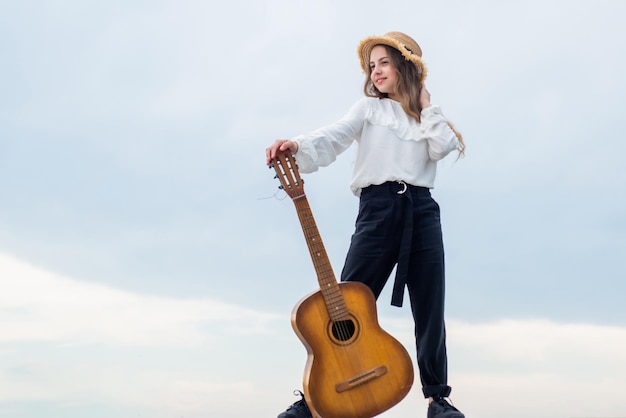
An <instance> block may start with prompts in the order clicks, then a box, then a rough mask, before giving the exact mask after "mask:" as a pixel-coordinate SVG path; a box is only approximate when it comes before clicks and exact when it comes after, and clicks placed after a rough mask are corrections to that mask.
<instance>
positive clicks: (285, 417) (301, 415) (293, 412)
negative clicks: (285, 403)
mask: <svg viewBox="0 0 626 418" xmlns="http://www.w3.org/2000/svg"><path fill="white" fill-rule="evenodd" d="M293 394H294V395H300V396H301V397H302V399H300V400H299V401H297V402H294V403H293V405H291V406H290V407H289V408H287V410H286V411H285V412H281V413H280V414H279V415H278V418H313V417H312V416H311V411H309V407H308V406H307V404H306V401H305V400H304V394H303V393H302V392H300V391H299V390H296V391H295V392H293ZM461 416H462V415H461ZM429 417H430V415H429Z"/></svg>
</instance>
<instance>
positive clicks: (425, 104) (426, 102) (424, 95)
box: [420, 84, 431, 110]
mask: <svg viewBox="0 0 626 418" xmlns="http://www.w3.org/2000/svg"><path fill="white" fill-rule="evenodd" d="M420 106H422V110H423V109H427V108H429V107H430V106H431V104H430V92H429V91H428V90H427V89H426V85H425V84H422V88H421V89H420Z"/></svg>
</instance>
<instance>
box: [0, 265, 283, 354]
mask: <svg viewBox="0 0 626 418" xmlns="http://www.w3.org/2000/svg"><path fill="white" fill-rule="evenodd" d="M0 286H1V287H2V289H3V291H2V293H1V294H0V309H1V310H2V312H3V316H4V320H3V321H2V322H0V343H7V342H23V341H48V342H59V343H69V344H88V343H94V342H95V343H103V344H107V345H112V346H165V347H171V346H177V347H184V346H197V345H205V344H208V343H211V342H213V343H214V342H215V338H216V337H218V336H219V335H221V333H224V334H227V335H228V334H233V333H252V334H256V333H263V332H267V330H268V328H267V326H268V323H269V322H271V321H272V320H273V319H275V316H273V315H271V314H265V313H259V312H256V311H253V310H248V309H245V308H240V307H237V306H234V305H230V304H227V303H223V302H219V301H215V300H211V299H207V298H205V299H188V300H178V299H172V298H165V297H156V296H147V295H138V294H133V293H130V292H125V291H122V290H118V289H114V288H111V287H108V286H105V285H102V284H97V283H85V282H81V281H77V280H73V279H70V278H67V277H63V276H60V275H57V274H54V273H51V272H48V271H45V270H42V269H39V268H37V267H33V266H31V265H28V264H26V263H23V262H21V261H19V260H16V259H15V258H12V257H9V256H7V255H4V254H0ZM232 323H238V324H242V325H241V326H238V327H229V326H228V324H232ZM207 328H209V329H211V328H212V329H213V330H214V331H217V332H216V333H215V335H211V334H212V333H209V334H207V333H206V332H205V330H206V329H207ZM203 329H204V330H203Z"/></svg>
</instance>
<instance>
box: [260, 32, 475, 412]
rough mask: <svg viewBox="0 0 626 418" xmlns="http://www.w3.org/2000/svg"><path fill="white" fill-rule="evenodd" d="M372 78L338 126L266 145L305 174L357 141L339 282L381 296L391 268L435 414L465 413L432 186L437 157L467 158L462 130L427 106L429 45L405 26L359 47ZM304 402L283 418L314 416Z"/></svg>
mask: <svg viewBox="0 0 626 418" xmlns="http://www.w3.org/2000/svg"><path fill="white" fill-rule="evenodd" d="M358 55H359V58H360V62H361V68H362V69H363V71H364V72H365V74H366V75H367V77H366V79H365V85H364V93H365V96H366V97H364V98H362V99H361V100H359V101H358V102H357V103H356V104H354V105H353V106H352V108H351V109H350V111H349V112H348V113H347V114H346V115H345V116H344V117H343V118H341V119H340V120H339V121H337V122H336V123H334V124H331V125H328V126H325V127H323V128H320V129H318V130H316V131H314V132H312V133H309V134H307V135H300V136H297V137H295V138H292V139H291V140H287V139H279V140H276V141H275V142H274V143H273V144H272V145H270V147H268V148H267V150H266V163H267V164H270V163H271V160H272V159H273V158H274V157H275V156H276V154H277V152H278V151H279V150H280V151H286V150H290V151H291V152H292V153H293V154H294V156H295V158H296V161H297V163H298V167H299V170H300V172H301V173H311V172H314V171H316V170H317V169H318V168H319V167H323V166H327V165H328V164H330V163H332V162H333V161H335V159H336V157H337V155H338V154H340V153H342V152H343V151H345V150H346V149H347V148H348V147H349V146H350V145H351V144H352V143H353V142H355V141H356V142H357V144H358V150H357V155H356V162H355V164H354V170H353V173H352V181H351V183H350V188H351V190H352V192H353V193H354V194H355V195H356V196H357V197H359V199H360V200H359V213H358V216H357V219H356V225H355V232H354V234H353V235H352V239H351V242H350V248H349V250H348V254H347V256H346V260H345V264H344V267H343V270H342V273H341V280H342V281H350V280H358V281H361V282H363V283H365V284H367V285H368V286H369V287H370V288H371V289H372V292H373V293H374V295H375V296H376V298H378V296H379V295H380V293H381V291H382V289H383V286H384V285H385V283H386V282H387V280H388V278H389V276H390V274H391V272H392V270H393V268H394V267H396V277H395V282H394V287H393V293H392V300H391V303H392V305H395V306H402V302H403V296H404V288H405V286H406V288H407V290H408V294H409V300H410V305H411V311H412V314H413V319H414V321H415V338H416V347H417V363H418V367H419V373H420V381H421V384H422V392H423V394H424V397H426V398H428V399H429V407H428V418H463V417H464V415H463V414H462V413H461V412H460V411H459V410H458V409H456V408H455V407H454V406H452V405H451V404H450V403H449V402H448V401H447V400H446V399H445V398H446V397H448V396H449V394H450V391H451V388H450V386H448V382H447V380H448V376H447V353H446V341H445V339H446V335H445V324H444V251H443V240H442V233H441V223H440V219H439V206H438V204H437V203H436V202H435V201H434V200H433V198H432V197H431V194H430V189H431V188H433V187H434V181H435V175H436V168H437V161H439V160H441V159H442V158H444V157H445V156H446V155H448V154H449V153H451V152H452V151H455V150H457V151H458V153H459V156H461V155H463V152H464V149H465V146H464V143H463V139H462V137H461V135H460V134H459V133H458V132H456V131H455V130H454V128H453V126H452V125H451V124H450V123H449V122H448V121H447V120H446V118H445V117H444V116H443V114H442V113H441V109H440V108H439V107H438V106H436V105H432V104H431V103H430V93H429V92H428V90H427V89H426V87H425V86H424V79H425V78H426V67H425V66H424V63H423V62H422V59H421V56H422V51H421V49H420V47H419V45H418V44H417V42H415V40H413V39H412V38H411V37H409V36H407V35H406V34H404V33H401V32H389V33H387V34H385V35H384V36H372V37H368V38H365V39H363V40H362V41H361V42H360V43H359V46H358ZM310 416H311V415H310V412H309V410H308V408H307V406H306V402H305V400H304V399H302V400H300V401H298V402H296V403H295V404H293V405H292V406H291V407H289V409H288V410H287V411H285V412H283V413H281V414H280V415H279V418H297V417H310Z"/></svg>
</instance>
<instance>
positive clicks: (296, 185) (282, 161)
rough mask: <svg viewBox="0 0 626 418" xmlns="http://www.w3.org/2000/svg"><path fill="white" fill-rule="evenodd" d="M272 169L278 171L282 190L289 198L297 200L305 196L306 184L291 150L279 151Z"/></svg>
mask: <svg viewBox="0 0 626 418" xmlns="http://www.w3.org/2000/svg"><path fill="white" fill-rule="evenodd" d="M270 167H273V168H274V170H276V177H277V178H278V179H279V180H280V188H281V189H283V190H284V191H285V192H286V193H287V195H289V197H291V198H292V199H296V198H298V197H302V196H304V182H303V181H302V179H301V178H300V173H299V172H298V166H297V165H296V159H295V158H294V156H293V155H291V152H290V151H289V150H287V151H279V152H278V153H277V154H276V157H275V158H274V159H272V164H271V166H270Z"/></svg>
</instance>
